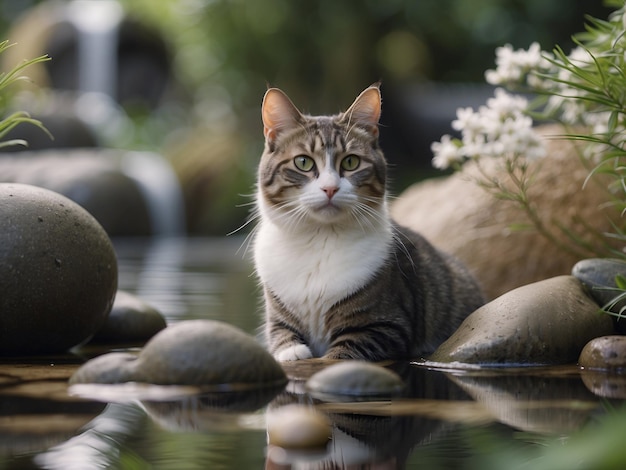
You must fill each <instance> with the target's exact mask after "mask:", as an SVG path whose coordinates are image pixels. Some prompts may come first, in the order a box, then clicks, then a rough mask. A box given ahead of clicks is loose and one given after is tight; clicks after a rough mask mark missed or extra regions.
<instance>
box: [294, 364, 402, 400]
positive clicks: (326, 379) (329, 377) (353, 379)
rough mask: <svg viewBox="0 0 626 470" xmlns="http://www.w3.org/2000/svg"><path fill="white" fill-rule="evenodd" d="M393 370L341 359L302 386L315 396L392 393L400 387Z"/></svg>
mask: <svg viewBox="0 0 626 470" xmlns="http://www.w3.org/2000/svg"><path fill="white" fill-rule="evenodd" d="M404 386H405V384H404V381H403V380H402V379H401V378H400V376H399V375H398V374H396V373H395V372H393V371H391V370H389V369H386V368H384V367H382V366H379V365H376V364H372V363H369V362H364V361H344V362H339V363H337V364H333V365H331V366H328V367H327V368H325V369H322V370H321V371H319V372H316V373H315V374H313V375H312V376H311V377H310V378H309V380H308V381H307V383H306V388H307V390H308V391H309V393H311V394H312V395H314V396H316V397H321V398H323V397H333V396H348V397H359V396H362V397H375V396H385V397H389V396H393V395H397V394H398V393H400V392H401V391H402V390H403V389H404Z"/></svg>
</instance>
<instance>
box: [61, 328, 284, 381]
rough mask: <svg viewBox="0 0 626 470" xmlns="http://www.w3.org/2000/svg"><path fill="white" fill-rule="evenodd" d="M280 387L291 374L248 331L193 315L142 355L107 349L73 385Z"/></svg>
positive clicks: (150, 344) (168, 330)
mask: <svg viewBox="0 0 626 470" xmlns="http://www.w3.org/2000/svg"><path fill="white" fill-rule="evenodd" d="M124 382H142V383H148V384H156V385H215V386H217V385H220V386H221V385H229V386H230V387H227V389H239V388H255V387H276V386H280V385H284V384H286V383H287V377H286V375H285V373H284V371H283V370H282V369H281V367H280V365H279V364H278V363H277V362H276V361H275V360H274V358H273V357H272V356H271V355H270V354H269V353H268V352H267V351H266V350H265V349H264V348H263V347H262V346H261V345H260V344H259V343H257V342H256V341H255V340H254V338H252V337H251V336H250V335H248V334H246V333H244V332H243V331H241V330H239V329H238V328H235V327H234V326H231V325H228V324H226V323H223V322H219V321H212V320H189V321H183V322H180V323H176V324H174V325H172V326H169V327H168V328H165V329H164V330H162V331H161V332H159V333H158V334H157V335H156V336H154V337H153V338H152V339H151V340H150V341H149V342H148V343H147V344H146V345H145V347H144V348H143V349H142V350H141V352H140V353H139V354H138V355H135V354H131V353H109V354H105V355H102V356H99V357H97V358H95V359H92V360H91V361H89V362H87V363H86V364H84V365H83V366H81V367H80V368H79V369H78V370H77V371H76V372H75V373H74V375H73V376H72V377H71V378H70V384H79V383H102V384H115V383H124Z"/></svg>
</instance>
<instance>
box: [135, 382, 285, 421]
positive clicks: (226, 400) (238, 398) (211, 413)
mask: <svg viewBox="0 0 626 470" xmlns="http://www.w3.org/2000/svg"><path fill="white" fill-rule="evenodd" d="M283 388H284V387H282V386H281V387H274V388H263V389H256V390H250V391H246V392H217V393H206V394H202V395H198V396H192V397H187V398H184V399H181V400H174V401H147V400H144V401H142V402H141V406H142V407H143V409H144V410H145V411H146V413H147V414H148V416H150V418H151V419H152V420H153V421H154V422H155V423H157V424H158V425H159V426H160V427H161V428H162V429H166V430H168V431H172V432H203V431H215V430H237V429H241V428H242V427H244V428H245V427H250V425H252V427H259V423H261V424H260V425H261V426H263V425H264V423H263V422H262V419H259V420H257V421H256V423H255V420H254V419H251V418H250V417H249V416H244V415H246V414H250V413H254V412H255V411H257V410H260V409H261V408H263V407H264V406H266V405H267V404H268V403H269V402H270V401H271V400H272V399H273V398H274V397H275V396H276V395H277V394H278V393H279V392H280V391H281V390H282V389H283ZM259 416H260V415H259Z"/></svg>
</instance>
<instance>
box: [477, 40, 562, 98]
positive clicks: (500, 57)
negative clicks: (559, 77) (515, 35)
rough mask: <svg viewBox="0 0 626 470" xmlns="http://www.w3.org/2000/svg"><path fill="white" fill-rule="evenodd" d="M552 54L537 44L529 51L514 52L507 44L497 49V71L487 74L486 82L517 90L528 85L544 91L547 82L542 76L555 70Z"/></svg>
mask: <svg viewBox="0 0 626 470" xmlns="http://www.w3.org/2000/svg"><path fill="white" fill-rule="evenodd" d="M553 59H554V57H553V55H552V54H549V53H546V52H544V51H542V50H541V46H540V45H539V43H537V42H533V43H532V44H531V45H530V47H529V48H528V50H524V49H518V50H516V51H514V50H513V46H511V45H510V44H506V45H505V46H503V47H498V48H497V49H496V69H495V70H487V71H486V72H485V80H486V81H487V83H490V84H492V85H500V86H506V87H509V88H516V87H517V86H524V85H527V86H529V87H531V88H533V89H544V87H546V85H547V84H546V82H545V80H544V79H542V78H541V75H540V74H544V73H549V72H550V71H552V70H553V65H552V62H551V61H552V60H553Z"/></svg>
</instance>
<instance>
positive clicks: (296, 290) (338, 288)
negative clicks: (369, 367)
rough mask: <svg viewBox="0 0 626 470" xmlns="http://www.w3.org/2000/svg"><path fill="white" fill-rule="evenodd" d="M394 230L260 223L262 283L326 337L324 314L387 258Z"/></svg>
mask: <svg viewBox="0 0 626 470" xmlns="http://www.w3.org/2000/svg"><path fill="white" fill-rule="evenodd" d="M390 238H391V235H390V230H389V228H388V227H381V230H379V231H376V232H373V233H367V234H364V233H363V232H359V231H358V230H353V231H339V232H336V231H333V230H329V229H325V228H323V229H312V230H310V231H308V232H300V233H298V234H293V233H285V232H284V231H282V230H280V229H279V228H278V227H276V226H275V225H273V224H271V223H261V226H260V227H259V231H258V233H257V237H256V240H255V247H254V256H255V264H256V270H257V274H258V275H259V276H260V278H261V281H262V282H263V284H264V285H265V286H267V287H269V288H270V289H271V291H272V292H273V293H274V294H275V295H276V296H278V297H279V298H280V300H281V302H282V303H283V304H284V305H285V306H286V307H287V308H289V310H290V311H292V312H293V313H295V314H296V315H298V316H299V317H300V318H301V319H302V320H303V321H304V323H305V324H306V325H307V326H308V328H309V330H310V331H309V332H310V333H311V335H313V337H314V338H315V339H316V341H318V342H320V343H324V342H325V341H326V340H327V338H326V334H327V332H325V331H324V314H325V313H326V312H327V311H328V310H329V309H330V307H332V306H333V305H334V304H336V303H337V302H339V301H341V300H342V299H344V298H346V297H347V296H349V295H350V294H352V293H354V292H356V291H357V290H358V289H359V288H361V287H362V286H363V285H365V284H366V283H367V282H368V281H369V280H370V279H371V277H372V276H373V274H374V273H375V272H376V271H377V269H378V268H380V266H381V265H382V264H383V263H384V262H385V260H386V258H387V253H388V250H389V243H390Z"/></svg>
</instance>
